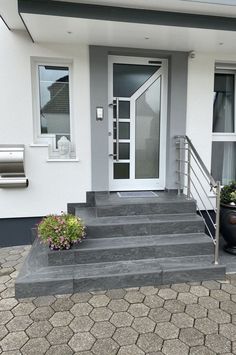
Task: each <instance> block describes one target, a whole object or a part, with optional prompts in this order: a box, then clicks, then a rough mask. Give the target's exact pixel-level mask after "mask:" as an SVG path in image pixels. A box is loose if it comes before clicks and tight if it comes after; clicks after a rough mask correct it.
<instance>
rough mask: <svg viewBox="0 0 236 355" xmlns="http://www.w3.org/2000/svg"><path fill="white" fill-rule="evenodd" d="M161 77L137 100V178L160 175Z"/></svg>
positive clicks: (150, 177)
mask: <svg viewBox="0 0 236 355" xmlns="http://www.w3.org/2000/svg"><path fill="white" fill-rule="evenodd" d="M160 100H161V78H158V79H157V80H156V81H155V82H154V83H153V84H152V85H151V86H149V88H148V89H147V90H146V91H145V92H144V93H143V94H142V95H141V96H140V97H139V98H138V99H137V100H136V110H135V111H136V117H135V178H136V179H156V178H158V177H159V142H160V109H161V101H160Z"/></svg>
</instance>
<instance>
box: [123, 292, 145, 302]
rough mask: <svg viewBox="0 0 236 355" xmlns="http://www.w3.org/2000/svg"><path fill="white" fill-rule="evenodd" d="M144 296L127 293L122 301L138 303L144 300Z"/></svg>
mask: <svg viewBox="0 0 236 355" xmlns="http://www.w3.org/2000/svg"><path fill="white" fill-rule="evenodd" d="M144 297H145V296H144V295H143V294H142V293H141V292H138V291H129V292H127V293H126V295H125V297H124V299H125V300H126V301H128V302H129V303H140V302H143V300H144Z"/></svg>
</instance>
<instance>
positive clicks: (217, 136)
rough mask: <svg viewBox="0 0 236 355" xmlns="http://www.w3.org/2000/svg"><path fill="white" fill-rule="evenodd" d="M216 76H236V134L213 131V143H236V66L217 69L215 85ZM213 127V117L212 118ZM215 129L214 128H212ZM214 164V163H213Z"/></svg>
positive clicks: (235, 99) (235, 119)
mask: <svg viewBox="0 0 236 355" xmlns="http://www.w3.org/2000/svg"><path fill="white" fill-rule="evenodd" d="M215 74H231V75H234V132H215V133H214V132H213V131H212V143H213V142H222V143H223V142H236V64H235V68H232V69H229V68H227V66H226V67H225V68H220V69H217V64H216V69H215V73H214V83H215ZM212 126H213V117H212ZM212 128H213V127H212ZM211 164H212V162H211Z"/></svg>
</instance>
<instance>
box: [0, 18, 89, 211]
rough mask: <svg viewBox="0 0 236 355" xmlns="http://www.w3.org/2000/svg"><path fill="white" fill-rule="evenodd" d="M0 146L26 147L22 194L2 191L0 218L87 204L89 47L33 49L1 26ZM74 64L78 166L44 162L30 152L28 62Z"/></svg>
mask: <svg viewBox="0 0 236 355" xmlns="http://www.w3.org/2000/svg"><path fill="white" fill-rule="evenodd" d="M0 44H1V49H0V83H1V89H0V91H1V94H0V143H1V144H25V148H26V155H25V171H26V175H27V177H28V178H29V187H28V188H26V189H0V218H8V217H25V216H27V217H28V216H42V215H46V214H48V213H59V212H60V211H62V210H63V211H65V210H66V205H67V203H68V202H78V201H80V202H83V201H85V193H86V191H90V190H91V164H90V162H91V152H90V147H91V142H90V102H89V55H88V47H87V46H75V45H53V44H37V43H36V44H33V43H31V41H30V40H29V37H28V35H27V34H26V33H25V32H10V31H8V30H7V29H6V27H5V26H4V25H3V24H2V23H0ZM31 56H33V57H40V58H42V57H47V58H51V57H52V58H62V59H68V60H72V61H73V77H72V80H71V85H72V90H71V91H72V93H73V97H72V115H73V117H72V120H73V134H74V142H75V144H76V153H77V158H78V159H79V161H78V162H47V158H48V149H47V147H31V146H30V145H31V144H32V143H34V141H33V107H32V88H31V63H30V57H31Z"/></svg>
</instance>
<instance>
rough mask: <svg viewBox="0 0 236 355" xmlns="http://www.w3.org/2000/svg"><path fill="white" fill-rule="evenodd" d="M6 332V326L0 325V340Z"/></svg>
mask: <svg viewBox="0 0 236 355" xmlns="http://www.w3.org/2000/svg"><path fill="white" fill-rule="evenodd" d="M7 333H8V330H7V328H6V327H5V325H0V340H2V339H3V338H4V337H5V336H6V335H7Z"/></svg>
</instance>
